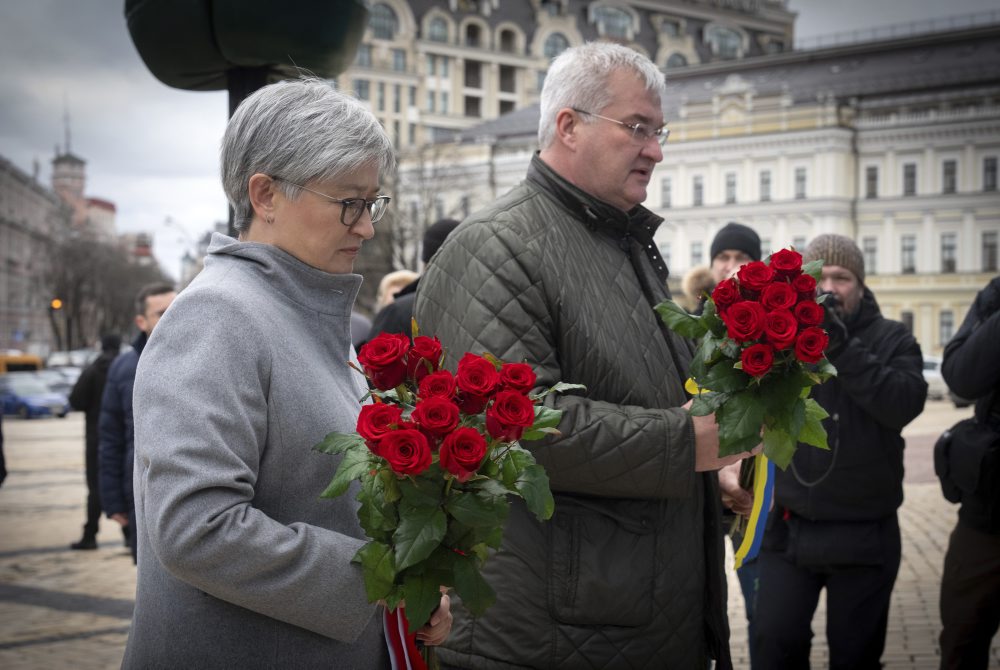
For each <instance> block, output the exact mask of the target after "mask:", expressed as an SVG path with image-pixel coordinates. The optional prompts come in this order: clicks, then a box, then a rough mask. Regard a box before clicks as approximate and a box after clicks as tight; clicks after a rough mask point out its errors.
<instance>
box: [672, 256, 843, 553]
mask: <svg viewBox="0 0 1000 670" xmlns="http://www.w3.org/2000/svg"><path fill="white" fill-rule="evenodd" d="M822 269H823V261H822V260H817V261H813V262H811V263H808V264H806V265H804V266H803V264H802V255H801V254H799V253H798V252H796V251H795V250H793V249H782V250H781V251H778V252H776V253H774V254H773V255H771V256H769V257H768V258H766V259H764V261H755V262H752V263H747V264H746V265H744V266H743V267H741V268H740V269H739V271H738V272H737V273H736V276H735V277H732V278H730V279H726V280H724V281H722V282H720V283H719V284H718V285H717V286H716V287H715V289H714V290H713V291H712V294H711V296H709V297H708V298H707V299H706V301H705V308H704V311H703V313H702V314H701V316H694V315H691V314H688V313H687V312H686V311H684V309H682V308H681V307H679V306H678V305H677V304H675V303H674V302H671V301H666V302H663V303H661V304H660V305H657V308H656V309H657V311H658V312H659V313H660V316H661V318H662V319H663V321H664V323H665V324H666V325H667V326H669V327H670V328H671V329H673V330H674V331H676V332H677V333H678V334H680V335H682V336H684V337H688V338H693V339H696V340H697V342H698V345H697V349H696V352H695V355H694V358H693V360H692V361H691V370H690V373H691V379H690V380H689V384H688V391H689V392H690V393H692V394H693V395H694V401H693V403H692V405H691V409H690V411H691V414H693V415H695V416H706V415H708V414H712V413H713V412H714V413H715V420H716V422H717V423H718V425H719V455H720V456H728V455H733V454H738V453H740V452H747V451H750V450H752V449H753V448H754V447H756V446H757V445H758V444H761V443H763V445H764V449H763V453H762V454H761V455H759V456H757V457H756V459H755V461H750V460H748V461H745V463H746V464H747V467H745V468H744V472H743V473H742V476H741V480H743V481H746V480H747V479H749V478H750V475H751V473H752V479H753V488H754V494H755V495H754V504H755V505H754V507H755V512H756V517H755V516H754V514H751V517H750V522H749V527H750V529H749V531H748V534H749V535H750V537H748V538H746V539H745V541H746V540H749V541H750V542H751V545H752V543H753V542H754V541H755V540H756V542H757V545H758V546H759V540H760V537H759V533H757V532H756V530H759V529H755V528H754V526H755V522H756V521H760V522H762V521H763V517H766V514H767V509H768V507H769V506H770V494H771V489H770V486H771V479H772V478H771V472H772V470H771V468H772V467H773V465H777V466H778V467H780V468H782V469H784V468H786V467H788V464H789V463H791V460H792V456H793V455H794V454H795V449H796V448H797V445H798V444H799V443H805V444H809V445H812V446H815V447H818V448H820V449H828V448H829V447H828V446H827V436H826V430H825V429H824V428H823V423H822V422H823V419H825V418H826V417H827V416H828V415H827V413H826V411H825V410H824V409H823V408H822V407H820V405H819V403H817V402H816V401H815V400H813V399H812V398H810V397H809V393H810V390H811V389H812V387H813V386H815V385H817V384H821V383H823V382H824V381H826V380H827V379H829V378H830V377H831V376H833V375H835V374H836V369H835V368H834V367H833V365H832V364H831V363H830V362H829V361H828V360H827V359H826V355H825V351H826V347H827V345H828V343H829V338H828V336H827V333H826V331H825V330H823V328H822V327H821V325H822V323H823V318H824V309H823V306H822V304H821V303H822V301H823V300H824V299H825V296H817V291H816V284H817V281H818V279H819V277H820V274H821V272H822ZM761 506H763V507H762V509H761ZM761 525H762V524H761ZM754 535H756V537H754ZM751 545H748V546H747V548H746V549H747V551H745V552H744V553H743V559H744V560H749V557H752V556H755V555H756V550H755V548H754V547H752V546H751ZM741 549H742V547H741ZM740 558H741V557H740V551H739V550H738V551H737V562H738V563H740V562H741V561H740Z"/></svg>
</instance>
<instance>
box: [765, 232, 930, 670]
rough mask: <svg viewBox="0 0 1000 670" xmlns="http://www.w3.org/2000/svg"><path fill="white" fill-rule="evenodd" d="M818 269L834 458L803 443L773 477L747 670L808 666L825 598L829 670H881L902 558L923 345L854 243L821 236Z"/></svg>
mask: <svg viewBox="0 0 1000 670" xmlns="http://www.w3.org/2000/svg"><path fill="white" fill-rule="evenodd" d="M820 259H822V260H823V263H824V265H823V274H822V279H821V280H820V282H819V289H820V290H821V292H823V293H826V294H827V297H826V299H825V300H824V302H823V307H824V312H825V319H824V321H823V328H824V329H825V330H826V331H827V332H828V333H829V335H830V344H829V346H828V347H827V350H826V355H827V358H829V359H830V361H831V362H832V363H833V364H834V365H835V366H836V368H837V376H836V377H834V378H833V379H831V380H829V381H828V382H826V383H824V384H821V385H820V386H817V387H815V389H814V390H813V397H814V398H815V399H816V401H817V402H818V403H819V404H820V405H821V406H822V407H823V409H825V410H826V412H827V413H828V414H829V417H828V418H826V419H825V420H824V421H823V426H824V428H826V432H827V435H828V439H829V444H830V449H829V450H828V451H826V450H820V449H814V448H812V447H809V446H805V445H802V448H800V449H797V450H796V452H795V456H794V457H793V459H792V463H791V465H790V466H789V467H788V469H787V470H785V471H781V470H777V471H775V489H774V492H775V493H774V500H775V502H774V512H773V513H772V514H771V517H770V519H768V529H767V531H766V533H765V535H764V540H763V545H762V548H761V553H760V556H759V558H758V588H759V590H760V593H766V594H767V597H766V598H760V599H759V600H758V602H757V609H756V611H755V624H756V630H755V632H754V634H753V636H752V638H753V639H752V640H751V644H752V645H753V648H754V655H753V659H754V661H753V662H754V664H755V666H759V667H763V668H806V667H809V651H810V649H809V647H810V640H811V639H812V637H813V633H812V630H811V620H812V616H813V614H814V612H815V610H816V603H817V601H818V599H819V595H820V591H821V590H822V589H824V588H825V589H826V591H827V600H826V602H827V627H826V635H827V641H828V643H829V648H830V662H829V665H830V667H833V668H878V667H880V665H879V663H880V661H879V659H880V657H881V656H882V651H883V649H884V647H885V635H886V625H887V623H888V616H889V600H890V596H891V594H892V588H893V585H894V584H895V581H896V573H897V571H898V569H899V560H900V535H899V521H898V518H897V511H896V510H897V509H898V508H899V505H900V504H901V503H902V502H903V437H902V434H901V432H902V430H903V427H904V426H905V425H906V424H908V423H909V422H910V421H912V420H913V419H914V418H916V417H917V415H918V414H920V412H922V411H923V408H924V401H925V400H926V399H927V383H926V382H925V381H924V378H923V356H922V355H921V352H920V345H919V344H917V341H916V340H915V339H914V338H913V335H912V334H910V332H909V330H908V329H907V328H906V326H904V325H903V324H901V323H899V322H897V321H890V320H889V319H886V318H885V317H883V316H882V313H881V311H880V310H879V306H878V303H877V302H876V301H875V296H874V295H873V294H872V292H871V290H869V289H868V287H866V286H865V283H864V279H865V264H864V258H863V256H862V254H861V250H860V249H858V247H857V245H856V244H855V243H854V241H853V240H851V239H850V238H848V237H844V236H842V235H820V236H819V237H817V238H816V239H814V240H813V241H812V242H811V243H810V244H809V246H808V247H807V248H806V251H805V254H804V255H803V260H805V261H807V262H808V261H813V260H820Z"/></svg>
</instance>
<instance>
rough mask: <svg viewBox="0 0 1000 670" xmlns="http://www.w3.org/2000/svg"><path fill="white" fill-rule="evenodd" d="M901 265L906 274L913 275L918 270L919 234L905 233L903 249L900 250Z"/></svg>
mask: <svg viewBox="0 0 1000 670" xmlns="http://www.w3.org/2000/svg"><path fill="white" fill-rule="evenodd" d="M900 265H901V266H902V268H901V269H902V272H903V274H904V275H911V274H913V273H915V272H916V271H917V236H916V235H903V238H902V249H901V252H900Z"/></svg>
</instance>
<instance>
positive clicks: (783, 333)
mask: <svg viewBox="0 0 1000 670" xmlns="http://www.w3.org/2000/svg"><path fill="white" fill-rule="evenodd" d="M814 304H815V303H814ZM798 332H799V324H798V322H797V321H796V320H795V317H794V316H792V313H791V312H789V311H788V310H787V309H776V310H775V311H773V312H768V314H767V317H765V319H764V335H765V336H766V337H767V341H768V342H770V343H771V345H772V346H774V348H775V349H787V348H788V347H790V346H792V343H793V342H794V341H795V334H796V333H798Z"/></svg>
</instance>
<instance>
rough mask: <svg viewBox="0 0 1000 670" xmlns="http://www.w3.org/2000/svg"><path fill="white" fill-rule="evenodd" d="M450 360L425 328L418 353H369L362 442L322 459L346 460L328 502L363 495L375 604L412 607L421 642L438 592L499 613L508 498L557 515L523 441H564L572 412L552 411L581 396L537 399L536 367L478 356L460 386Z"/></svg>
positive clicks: (386, 346) (392, 339) (367, 348)
mask: <svg viewBox="0 0 1000 670" xmlns="http://www.w3.org/2000/svg"><path fill="white" fill-rule="evenodd" d="M443 358H444V352H443V351H442V347H441V342H440V341H439V340H438V339H437V338H436V337H426V336H421V335H419V333H418V332H417V329H416V324H414V337H413V341H412V344H411V339H410V337H408V336H406V335H403V334H388V333H381V334H379V335H378V336H377V337H375V338H374V339H373V340H371V341H370V342H368V343H367V344H365V345H364V346H363V347H361V350H360V351H359V353H358V361H359V362H360V363H361V366H362V368H363V370H360V371H359V372H362V374H364V375H365V376H366V377H367V378H368V380H369V383H370V386H371V387H373V390H372V391H371V392H370V395H371V396H372V399H373V400H374V402H372V403H371V404H365V405H363V406H362V408H361V414H360V416H359V417H358V422H357V432H356V433H350V434H344V433H331V434H330V435H328V436H327V437H326V438H325V439H324V440H323V442H321V443H320V444H318V445H317V446H316V447H315V448H316V449H317V450H319V451H322V452H324V453H329V454H342V455H343V457H342V459H341V461H340V464H339V466H338V468H337V471H336V474H335V475H334V477H333V480H332V481H331V483H330V486H329V487H328V488H327V489H326V491H324V492H323V494H322V495H323V497H328V498H330V497H335V496H339V495H342V494H343V493H345V492H346V491H347V490H348V486H349V485H350V483H351V482H352V481H354V480H358V481H360V483H361V487H360V492H359V493H358V494H357V499H358V501H359V502H360V503H361V507H360V508H359V510H358V519H359V520H360V522H361V527H362V528H363V529H364V531H365V533H366V535H367V536H368V537H369V538H370V541H369V542H368V543H367V544H365V545H364V546H363V547H362V548H361V549H360V550H359V551H358V553H357V555H356V556H355V561H356V562H359V563H360V564H361V566H362V568H363V571H364V580H365V589H366V591H367V595H368V599H369V600H370V601H371V602H376V601H383V602H385V603H386V605H387V607H388V608H389V609H390V610H396V609H397V607H398V606H399V605H400V603H401V602H402V601H403V600H404V599H405V605H406V606H405V617H406V620H407V622H408V624H409V628H410V630H413V631H415V630H417V629H418V628H420V627H421V626H423V625H424V624H425V623H426V622H427V621H428V619H429V618H430V615H431V613H432V611H433V610H434V608H435V607H436V606H437V604H438V602H439V599H440V591H439V587H442V586H444V587H454V588H455V590H456V591H457V592H458V594H459V595H460V596H461V598H462V602H463V603H464V605H465V606H466V607H467V608H468V609H469V610H470V611H471V612H472V613H473V614H481V613H482V612H484V611H485V610H486V608H487V607H489V606H490V605H491V604H492V603H493V601H494V600H495V594H494V592H493V590H492V589H491V588H490V586H489V584H488V583H487V582H486V581H485V580H484V579H483V578H482V576H481V575H480V568H481V567H482V565H483V563H484V561H485V560H486V559H487V556H488V555H489V553H490V549H496V548H498V547H499V546H500V540H501V538H502V535H503V526H504V521H505V519H506V517H507V512H508V508H509V501H508V497H509V496H518V497H521V498H523V500H524V503H525V505H526V506H527V507H528V509H529V510H530V511H531V512H532V513H534V514H535V516H536V517H537V518H538V519H539V520H544V519H548V518H550V517H551V516H552V512H553V507H554V502H553V498H552V493H551V491H550V490H549V480H548V476H547V475H546V474H545V471H544V469H543V468H542V466H540V465H538V464H536V463H535V459H534V457H533V456H532V455H531V452H529V451H527V450H526V449H524V448H522V447H521V446H520V445H519V444H518V440H521V439H528V440H537V439H541V438H542V437H544V436H545V435H546V434H558V431H557V430H556V426H557V425H558V423H559V420H560V418H561V416H562V412H560V411H558V410H554V409H550V408H546V407H544V406H542V405H541V400H542V399H543V398H544V397H545V396H546V395H548V394H549V393H552V392H558V391H563V390H567V389H571V388H582V387H581V386H579V385H573V384H562V383H560V384H557V385H555V386H554V387H552V388H550V389H548V390H544V391H542V392H539V393H532V389H533V388H534V386H535V373H534V372H533V371H532V369H531V367H530V366H529V365H527V364H525V363H504V362H502V361H500V360H498V359H497V358H495V357H493V356H491V355H490V354H483V355H482V356H477V355H473V354H469V353H467V354H465V355H464V356H463V357H462V358H461V360H459V361H458V368H457V374H455V375H452V373H451V372H449V371H448V370H446V369H444V368H443V367H442V362H443ZM352 367H353V365H352ZM355 369H356V368H355ZM367 398H368V396H365V398H362V399H361V400H362V402H363V401H365V400H367Z"/></svg>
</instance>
